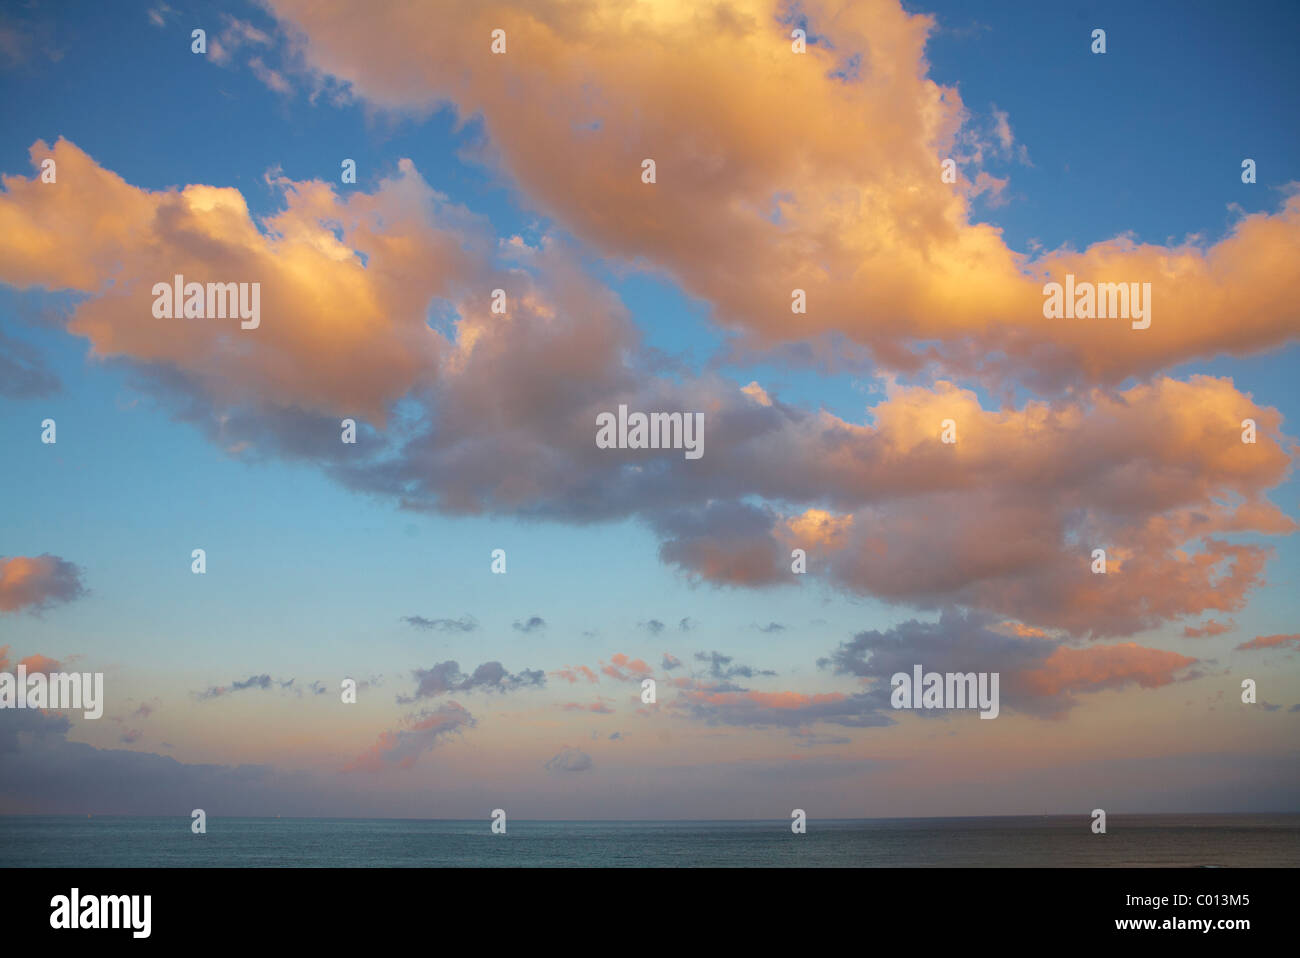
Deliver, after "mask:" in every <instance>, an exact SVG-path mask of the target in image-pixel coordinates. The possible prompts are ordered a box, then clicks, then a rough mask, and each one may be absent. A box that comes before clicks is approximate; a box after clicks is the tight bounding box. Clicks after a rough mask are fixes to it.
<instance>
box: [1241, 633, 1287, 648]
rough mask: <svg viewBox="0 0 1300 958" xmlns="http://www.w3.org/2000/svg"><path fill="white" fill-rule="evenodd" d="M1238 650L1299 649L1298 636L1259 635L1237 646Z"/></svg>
mask: <svg viewBox="0 0 1300 958" xmlns="http://www.w3.org/2000/svg"><path fill="white" fill-rule="evenodd" d="M1237 648H1238V649H1239V650H1246V651H1252V650H1259V649H1286V648H1292V649H1300V634H1296V635H1260V636H1256V637H1255V638H1253V639H1251V640H1250V641H1249V642H1243V643H1241V645H1239V646H1237Z"/></svg>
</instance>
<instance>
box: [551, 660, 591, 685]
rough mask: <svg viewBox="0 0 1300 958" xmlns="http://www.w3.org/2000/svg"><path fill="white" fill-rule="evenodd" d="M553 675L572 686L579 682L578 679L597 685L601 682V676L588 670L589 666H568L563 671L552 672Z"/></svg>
mask: <svg viewBox="0 0 1300 958" xmlns="http://www.w3.org/2000/svg"><path fill="white" fill-rule="evenodd" d="M551 675H553V676H555V677H556V678H558V679H563V680H564V681H565V682H568V683H569V684H570V685H572V684H573V683H575V682H577V681H578V679H585V680H586V681H588V682H591V683H596V682H599V681H600V676H599V675H597V674H596V673H595V672H593V671H592V670H591V669H589V668H587V666H585V665H579V666H566V667H565V668H563V669H559V670H557V671H555V672H552V673H551Z"/></svg>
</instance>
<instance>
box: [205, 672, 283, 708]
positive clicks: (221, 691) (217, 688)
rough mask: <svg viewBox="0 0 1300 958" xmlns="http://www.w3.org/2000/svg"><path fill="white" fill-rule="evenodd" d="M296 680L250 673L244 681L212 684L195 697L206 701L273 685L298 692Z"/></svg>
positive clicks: (268, 687)
mask: <svg viewBox="0 0 1300 958" xmlns="http://www.w3.org/2000/svg"><path fill="white" fill-rule="evenodd" d="M294 681H295V680H294V679H273V678H271V676H269V675H267V674H266V673H263V674H261V675H250V676H249V677H248V678H246V679H244V680H243V681H235V682H231V683H230V684H229V685H210V686H208V687H207V688H206V689H204V690H203V691H202V692H195V693H194V697H195V698H196V699H198V700H199V701H205V700H207V699H216V698H221V697H222V696H226V695H231V694H233V693H235V692H244V691H247V690H250V689H252V690H255V691H257V690H260V691H263V692H264V691H267V690H268V689H271V688H273V687H278V688H280V689H283V690H286V691H293V692H297V690H296V689H294V687H293V683H294Z"/></svg>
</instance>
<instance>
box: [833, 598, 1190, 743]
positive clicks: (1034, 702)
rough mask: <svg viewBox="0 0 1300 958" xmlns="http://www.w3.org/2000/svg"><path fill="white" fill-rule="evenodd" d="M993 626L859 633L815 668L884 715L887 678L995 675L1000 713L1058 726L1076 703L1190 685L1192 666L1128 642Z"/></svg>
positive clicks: (973, 618) (951, 621) (951, 617)
mask: <svg viewBox="0 0 1300 958" xmlns="http://www.w3.org/2000/svg"><path fill="white" fill-rule="evenodd" d="M998 624H999V623H997V621H996V619H995V618H994V617H992V616H988V615H985V614H981V613H975V612H966V613H963V612H960V611H956V610H951V609H948V610H945V611H944V612H943V614H942V615H941V616H940V618H939V620H938V621H937V622H919V621H916V620H910V621H907V622H904V623H902V624H901V625H898V626H895V627H894V628H892V629H888V630H886V631H884V632H881V631H877V630H872V631H867V632H860V633H858V634H857V635H856V636H854V637H853V639H852V640H851V641H849V642H845V643H841V644H840V646H839V647H838V648H837V649H835V650H834V651H833V652H832V653H831V655H830V656H829V657H827V658H822V659H819V660H818V662H817V664H818V666H819V667H820V668H830V669H831V670H832V671H833V672H834V673H836V674H840V675H851V676H854V677H856V678H859V679H862V680H865V681H867V682H868V684H869V685H870V688H871V691H870V692H869V693H868V697H869V699H870V700H871V701H872V702H873V703H874V704H875V706H876V707H877V708H881V709H888V708H890V707H891V706H890V705H889V695H890V684H889V680H890V677H891V676H893V675H894V674H895V673H897V672H905V673H909V674H910V673H911V672H912V669H913V666H915V665H920V666H922V668H923V669H924V670H925V671H926V672H960V673H966V672H975V673H980V672H997V673H998V674H999V677H1000V678H999V697H1000V700H1001V708H1002V710H1003V711H1006V710H1014V711H1017V712H1022V713H1025V714H1028V715H1034V716H1037V717H1040V718H1057V717H1060V716H1062V715H1064V714H1065V713H1066V712H1067V711H1069V710H1070V709H1071V708H1073V707H1074V706H1075V705H1076V704H1077V697H1078V696H1079V695H1082V694H1086V693H1091V692H1099V691H1102V690H1104V689H1118V688H1124V687H1126V686H1131V685H1137V686H1139V687H1141V688H1157V687H1159V686H1162V685H1167V684H1169V683H1171V682H1174V681H1177V680H1178V679H1180V678H1186V677H1189V676H1188V675H1187V674H1186V670H1187V668H1188V667H1189V666H1191V665H1192V664H1194V663H1195V662H1196V661H1197V660H1196V659H1194V658H1190V657H1188V656H1185V655H1180V654H1178V653H1176V652H1167V651H1164V650H1161V649H1151V648H1144V647H1142V646H1139V645H1136V644H1134V643H1131V642H1130V643H1122V644H1118V645H1108V646H1107V645H1090V646H1087V647H1085V648H1074V647H1071V646H1069V645H1066V644H1065V643H1064V642H1062V641H1060V640H1053V639H1041V638H1022V637H1020V636H1015V635H1007V634H1005V633H1004V632H1002V631H1000V630H999V629H998V628H997V625H998ZM919 714H924V715H929V714H934V715H938V714H946V713H942V712H935V713H919Z"/></svg>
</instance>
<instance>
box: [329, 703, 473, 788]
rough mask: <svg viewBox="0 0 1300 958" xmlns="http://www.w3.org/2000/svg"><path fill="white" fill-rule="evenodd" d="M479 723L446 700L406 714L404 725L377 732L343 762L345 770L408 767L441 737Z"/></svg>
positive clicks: (367, 770) (378, 769) (359, 770)
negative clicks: (374, 738) (361, 749)
mask: <svg viewBox="0 0 1300 958" xmlns="http://www.w3.org/2000/svg"><path fill="white" fill-rule="evenodd" d="M476 724H478V723H477V722H476V721H475V719H474V716H472V715H470V713H469V712H468V711H466V710H465V709H464V708H463V707H462V706H460V705H458V704H457V703H455V702H447V703H446V704H444V705H440V706H438V707H437V708H436V709H425V710H423V711H421V712H418V713H416V714H414V715H410V716H407V717H406V718H405V719H404V721H403V727H402V728H399V729H397V730H396V731H386V732H383V733H381V734H380V736H379V739H378V740H377V741H376V742H375V744H374V745H372V746H370V748H368V749H366V751H364V752H362V753H361V754H360V755H358V756H357V757H356V758H355V759H353V760H352V761H351V762H349V763H348V764H347V765H345V766H344V768H343V771H345V772H378V771H381V770H383V769H385V768H390V767H395V768H411V767H412V766H413V765H414V764H415V763H416V762H417V761H419V759H420V756H422V755H423V754H424V753H425V752H427V751H429V750H430V749H432V748H434V747H435V746H437V745H438V744H439V743H440V742H441V741H442V740H443V739H444V738H446V737H448V736H450V735H453V734H455V733H457V732H460V731H461V730H462V729H464V728H472V727H473V726H475V725H476Z"/></svg>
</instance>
